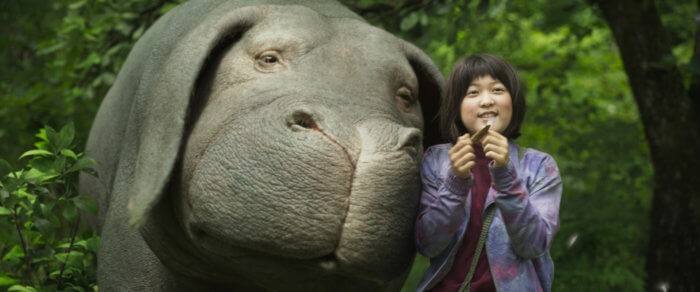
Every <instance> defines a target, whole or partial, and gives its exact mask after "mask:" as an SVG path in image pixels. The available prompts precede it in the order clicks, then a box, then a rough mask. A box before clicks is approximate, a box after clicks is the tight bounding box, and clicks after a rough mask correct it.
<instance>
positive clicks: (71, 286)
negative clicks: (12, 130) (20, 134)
mask: <svg viewBox="0 0 700 292" xmlns="http://www.w3.org/2000/svg"><path fill="white" fill-rule="evenodd" d="M36 137H37V138H39V141H38V142H37V143H35V144H34V145H35V149H32V150H29V151H27V152H25V153H24V154H22V155H21V156H20V160H21V159H25V158H27V159H28V160H29V161H28V162H27V165H26V166H25V167H24V168H22V169H20V170H17V171H13V170H12V168H11V166H10V165H9V163H7V161H4V160H0V164H2V168H3V171H2V172H0V175H1V176H0V222H1V223H2V224H1V225H0V226H2V227H0V238H1V239H2V243H1V245H0V250H2V254H0V256H1V259H2V261H1V262H0V287H5V288H8V291H55V290H71V291H74V290H75V291H88V290H95V291H96V290H97V286H96V274H95V270H96V265H97V261H96V253H97V247H98V245H99V237H98V236H97V235H96V234H95V233H94V232H93V231H91V230H89V229H88V230H82V231H80V229H79V225H80V217H81V215H80V211H83V212H88V213H91V214H95V215H96V214H97V203H95V201H94V200H93V199H92V198H89V197H86V196H81V195H78V194H77V190H76V187H77V182H78V173H79V172H80V171H85V172H88V173H91V174H93V175H96V174H95V172H94V170H93V169H92V168H91V167H92V166H94V165H96V164H97V162H96V161H94V160H93V159H90V158H87V157H83V154H82V153H75V152H74V150H73V149H74V148H75V144H74V141H75V128H74V126H73V124H72V123H70V124H68V125H66V126H65V127H63V128H62V129H61V130H60V131H55V130H54V129H53V128H51V127H48V126H47V127H45V128H43V129H41V131H40V132H39V133H38V134H37V135H36ZM8 286H9V287H8Z"/></svg>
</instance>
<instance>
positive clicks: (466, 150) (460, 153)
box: [448, 134, 476, 178]
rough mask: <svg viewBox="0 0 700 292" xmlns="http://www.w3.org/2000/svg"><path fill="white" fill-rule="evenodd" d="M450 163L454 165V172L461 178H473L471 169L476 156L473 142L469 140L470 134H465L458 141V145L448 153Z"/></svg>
mask: <svg viewBox="0 0 700 292" xmlns="http://www.w3.org/2000/svg"><path fill="white" fill-rule="evenodd" d="M448 156H449V157H450V163H451V164H452V172H453V173H454V174H455V175H456V176H458V177H461V178H468V177H469V176H471V172H470V169H471V168H472V167H473V166H474V164H475V162H474V159H476V155H475V154H474V148H473V147H472V141H471V139H469V134H465V135H463V136H461V137H459V138H458V139H457V143H455V145H454V146H453V147H452V148H451V149H450V151H448Z"/></svg>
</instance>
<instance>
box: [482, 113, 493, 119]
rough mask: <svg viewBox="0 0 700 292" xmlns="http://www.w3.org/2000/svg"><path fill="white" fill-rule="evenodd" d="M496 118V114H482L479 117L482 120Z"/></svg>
mask: <svg viewBox="0 0 700 292" xmlns="http://www.w3.org/2000/svg"><path fill="white" fill-rule="evenodd" d="M495 116H496V114H494V113H488V114H482V115H480V116H479V117H480V118H493V117H495Z"/></svg>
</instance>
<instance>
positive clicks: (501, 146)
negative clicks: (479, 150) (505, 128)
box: [481, 130, 510, 167]
mask: <svg viewBox="0 0 700 292" xmlns="http://www.w3.org/2000/svg"><path fill="white" fill-rule="evenodd" d="M481 145H482V146H484V153H485V154H486V157H488V158H490V159H492V160H493V162H494V163H493V166H494V167H503V166H506V164H508V162H509V161H510V156H509V155H508V138H506V137H504V136H503V135H501V134H500V133H498V132H496V131H494V130H489V132H488V133H486V135H485V136H484V138H482V139H481Z"/></svg>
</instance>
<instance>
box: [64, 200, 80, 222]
mask: <svg viewBox="0 0 700 292" xmlns="http://www.w3.org/2000/svg"><path fill="white" fill-rule="evenodd" d="M61 215H63V218H66V220H68V221H69V222H75V220H76V219H78V208H76V207H75V205H73V204H66V205H65V206H63V208H62V209H61Z"/></svg>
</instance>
